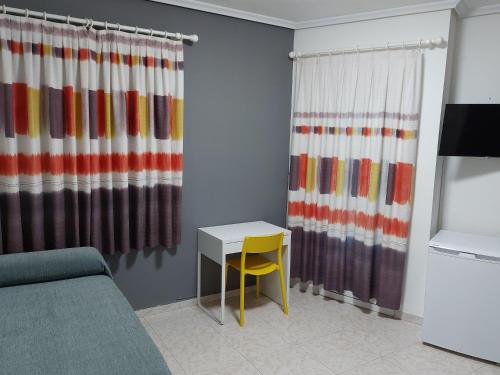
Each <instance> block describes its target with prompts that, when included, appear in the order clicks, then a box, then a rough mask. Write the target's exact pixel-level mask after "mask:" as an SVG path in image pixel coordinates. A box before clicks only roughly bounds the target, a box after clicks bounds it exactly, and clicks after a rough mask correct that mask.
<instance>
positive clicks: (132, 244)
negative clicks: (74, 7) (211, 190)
mask: <svg viewBox="0 0 500 375" xmlns="http://www.w3.org/2000/svg"><path fill="white" fill-rule="evenodd" d="M0 54H1V55H0V254H1V253H10V252H18V251H31V250H41V249H52V248H62V247H71V246H83V245H92V246H95V247H97V248H98V249H100V250H101V251H103V252H105V253H114V252H117V251H120V252H125V253H126V252H128V251H130V250H132V249H136V250H138V249H142V248H144V247H153V246H165V247H172V246H175V245H176V244H178V243H179V241H180V202H181V185H182V128H183V48H182V43H181V42H176V41H172V40H167V39H162V38H153V37H149V36H144V35H143V36H141V35H135V34H126V33H122V32H115V31H107V30H102V31H96V30H92V29H91V30H87V29H86V28H84V27H76V26H71V25H66V24H57V23H52V22H47V21H42V20H40V21H38V20H33V19H28V18H21V17H15V16H8V15H0Z"/></svg>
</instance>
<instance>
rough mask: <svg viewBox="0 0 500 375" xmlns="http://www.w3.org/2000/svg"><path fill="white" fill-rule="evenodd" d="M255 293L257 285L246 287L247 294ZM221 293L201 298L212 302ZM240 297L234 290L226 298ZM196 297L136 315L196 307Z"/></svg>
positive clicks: (227, 293) (138, 312)
mask: <svg viewBox="0 0 500 375" xmlns="http://www.w3.org/2000/svg"><path fill="white" fill-rule="evenodd" d="M253 291H255V285H252V286H245V294H246V293H250V292H253ZM220 295H221V294H220V293H215V294H208V295H206V296H203V297H201V300H202V301H203V302H211V301H214V300H218V299H220ZM239 295H240V290H239V289H233V290H228V291H226V298H231V297H235V296H239ZM196 304H197V301H196V297H194V298H188V299H184V300H181V301H177V302H172V303H169V304H168V305H159V306H154V307H148V308H147V309H141V310H136V311H135V313H136V314H137V316H138V317H139V318H145V317H147V316H153V315H158V314H161V313H164V312H170V311H175V310H180V309H184V308H186V307H191V306H196Z"/></svg>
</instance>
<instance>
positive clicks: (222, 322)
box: [220, 255, 226, 324]
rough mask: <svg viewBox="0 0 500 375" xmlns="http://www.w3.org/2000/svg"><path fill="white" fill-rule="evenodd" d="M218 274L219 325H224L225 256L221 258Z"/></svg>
mask: <svg viewBox="0 0 500 375" xmlns="http://www.w3.org/2000/svg"><path fill="white" fill-rule="evenodd" d="M220 269H221V273H220V280H221V281H220V324H224V312H225V310H226V256H225V255H223V256H222V265H221V268H220Z"/></svg>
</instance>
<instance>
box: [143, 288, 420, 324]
mask: <svg viewBox="0 0 500 375" xmlns="http://www.w3.org/2000/svg"><path fill="white" fill-rule="evenodd" d="M291 284H292V285H295V286H294V287H295V288H300V289H301V290H303V291H309V292H311V293H314V294H319V295H321V296H323V297H325V298H331V299H334V300H337V301H341V302H344V303H349V304H351V305H353V306H356V307H360V308H362V309H366V310H370V311H371V312H372V313H373V314H384V315H387V316H390V317H393V318H396V319H401V320H404V321H406V322H409V323H414V324H420V325H421V324H422V322H423V318H422V317H420V316H416V315H412V314H408V313H405V312H401V311H396V310H391V309H386V308H383V307H380V306H377V305H375V304H373V303H369V302H363V301H360V300H359V299H357V298H355V297H354V296H353V295H352V293H351V292H346V294H339V293H335V292H332V291H329V290H325V289H323V288H320V287H318V286H312V285H311V284H310V283H309V284H307V285H305V284H302V283H298V282H293V283H291ZM254 290H255V285H252V286H248V287H245V293H250V292H253V291H254ZM239 294H240V290H239V289H233V290H228V291H227V292H226V298H231V297H236V296H239ZM220 295H221V294H220V293H215V294H209V295H206V296H203V297H201V298H202V301H203V302H211V301H214V300H218V299H220ZM195 305H196V297H195V298H189V299H185V300H182V301H178V302H173V303H170V304H168V305H160V306H155V307H150V308H147V309H142V310H137V311H136V314H137V316H139V317H140V318H144V317H146V316H152V315H157V314H161V313H164V312H169V311H174V310H180V309H183V308H186V307H190V306H195Z"/></svg>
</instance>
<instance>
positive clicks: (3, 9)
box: [2, 4, 7, 14]
mask: <svg viewBox="0 0 500 375" xmlns="http://www.w3.org/2000/svg"><path fill="white" fill-rule="evenodd" d="M2 11H3V14H7V7H6V6H5V4H4V5H3V6H2Z"/></svg>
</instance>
